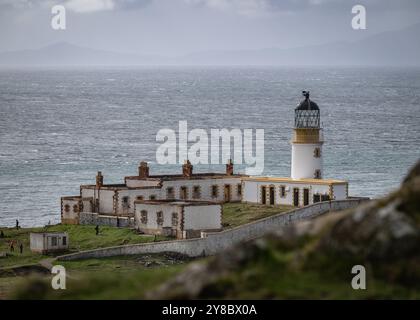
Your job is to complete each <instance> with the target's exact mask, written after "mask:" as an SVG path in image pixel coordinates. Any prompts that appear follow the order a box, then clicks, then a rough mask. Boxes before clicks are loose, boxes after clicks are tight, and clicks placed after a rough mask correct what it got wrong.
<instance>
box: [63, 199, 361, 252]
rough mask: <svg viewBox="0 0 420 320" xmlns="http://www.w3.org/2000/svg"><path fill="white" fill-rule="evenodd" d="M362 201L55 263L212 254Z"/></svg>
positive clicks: (322, 206)
mask: <svg viewBox="0 0 420 320" xmlns="http://www.w3.org/2000/svg"><path fill="white" fill-rule="evenodd" d="M365 201H367V200H366V199H349V200H339V201H330V202H320V203H316V204H313V205H310V206H307V207H303V208H298V209H295V210H292V211H289V212H287V213H280V214H277V215H273V216H271V217H267V218H265V219H261V220H258V221H255V222H251V223H248V224H245V225H242V226H239V227H236V228H233V229H229V230H225V231H221V232H211V233H205V232H203V233H202V238H198V239H189V240H175V241H162V242H155V243H143V244H137V245H125V246H118V247H110V248H103V249H97V250H90V251H83V252H78V253H74V254H69V255H65V256H61V257H58V260H76V259H89V258H101V257H111V256H120V255H135V254H145V253H161V252H177V253H181V254H185V255H188V256H190V257H198V256H204V255H212V254H215V253H217V252H220V251H222V250H225V249H227V248H229V247H231V246H232V245H235V244H237V243H239V242H243V241H248V240H251V239H255V238H258V237H261V236H263V235H265V234H267V233H270V232H273V231H275V230H277V229H278V228H281V227H282V226H285V225H288V224H290V223H293V222H294V221H299V220H305V219H311V218H314V217H317V216H319V215H322V214H325V213H327V212H332V211H340V210H345V209H349V208H353V207H356V206H358V205H359V204H360V203H362V202H365Z"/></svg>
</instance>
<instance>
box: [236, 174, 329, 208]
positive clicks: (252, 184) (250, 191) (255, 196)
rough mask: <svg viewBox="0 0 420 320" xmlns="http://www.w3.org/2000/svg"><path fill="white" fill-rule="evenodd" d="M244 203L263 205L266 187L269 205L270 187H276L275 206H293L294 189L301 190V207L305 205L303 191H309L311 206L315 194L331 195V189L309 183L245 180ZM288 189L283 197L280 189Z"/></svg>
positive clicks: (326, 185)
mask: <svg viewBox="0 0 420 320" xmlns="http://www.w3.org/2000/svg"><path fill="white" fill-rule="evenodd" d="M243 184H244V187H243V192H244V195H243V199H242V200H243V201H244V202H251V203H261V201H262V200H261V187H262V186H265V187H266V199H267V204H269V187H270V186H274V188H275V189H274V195H275V204H277V205H281V204H283V205H293V189H294V188H298V189H299V205H301V206H302V205H303V189H305V188H307V189H309V204H312V203H313V195H314V194H329V191H330V187H329V185H328V184H309V183H306V184H305V183H293V182H271V181H255V180H244V182H243ZM281 186H285V187H286V196H285V197H281V194H280V187H281Z"/></svg>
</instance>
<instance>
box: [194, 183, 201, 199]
mask: <svg viewBox="0 0 420 320" xmlns="http://www.w3.org/2000/svg"><path fill="white" fill-rule="evenodd" d="M200 197H201V188H200V186H194V187H193V199H200Z"/></svg>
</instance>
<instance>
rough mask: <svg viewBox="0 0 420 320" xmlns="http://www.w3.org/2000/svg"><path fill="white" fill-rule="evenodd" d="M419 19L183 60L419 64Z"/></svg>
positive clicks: (196, 61)
mask: <svg viewBox="0 0 420 320" xmlns="http://www.w3.org/2000/svg"><path fill="white" fill-rule="evenodd" d="M419 34H420V23H418V24H415V25H412V26H410V27H407V28H404V29H401V30H397V31H387V32H383V33H380V34H376V35H373V36H370V37H367V38H365V39H363V40H359V41H356V42H344V41H343V42H334V43H327V44H322V45H314V46H305V47H298V48H291V49H277V48H271V49H264V50H253V51H225V52H220V51H211V52H201V53H194V54H190V55H188V56H186V57H183V59H182V61H183V62H185V63H186V62H188V61H189V62H190V63H191V64H229V65H230V64H232V65H242V64H248V65H395V66H403V65H404V66H407V65H408V66H410V65H413V66H419V65H420V54H419V52H420V37H419V36H418V35H419Z"/></svg>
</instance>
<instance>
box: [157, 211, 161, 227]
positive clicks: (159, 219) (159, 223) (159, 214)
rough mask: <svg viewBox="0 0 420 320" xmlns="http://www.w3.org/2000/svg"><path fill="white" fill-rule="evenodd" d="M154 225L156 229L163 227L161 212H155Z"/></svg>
mask: <svg viewBox="0 0 420 320" xmlns="http://www.w3.org/2000/svg"><path fill="white" fill-rule="evenodd" d="M156 223H157V225H158V227H162V226H163V212H162V211H158V212H156Z"/></svg>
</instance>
